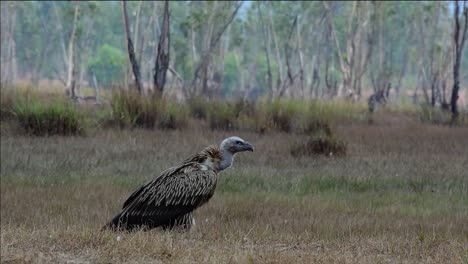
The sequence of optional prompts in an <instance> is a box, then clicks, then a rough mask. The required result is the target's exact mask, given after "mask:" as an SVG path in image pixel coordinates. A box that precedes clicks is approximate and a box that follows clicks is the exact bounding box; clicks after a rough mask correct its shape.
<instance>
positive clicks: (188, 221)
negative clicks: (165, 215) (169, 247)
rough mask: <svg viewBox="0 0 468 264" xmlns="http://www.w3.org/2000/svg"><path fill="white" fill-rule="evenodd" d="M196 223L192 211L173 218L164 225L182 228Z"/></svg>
mask: <svg viewBox="0 0 468 264" xmlns="http://www.w3.org/2000/svg"><path fill="white" fill-rule="evenodd" d="M194 223H195V220H194V218H193V214H192V212H190V213H187V214H184V215H181V216H178V217H176V218H174V219H171V220H170V221H169V223H168V224H165V225H163V226H162V227H163V228H164V229H167V228H168V229H172V228H180V229H186V230H188V229H190V228H191V227H192V225H193V224H194Z"/></svg>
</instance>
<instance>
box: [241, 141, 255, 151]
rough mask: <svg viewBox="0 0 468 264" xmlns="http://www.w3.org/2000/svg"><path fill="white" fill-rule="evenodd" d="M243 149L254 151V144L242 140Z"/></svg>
mask: <svg viewBox="0 0 468 264" xmlns="http://www.w3.org/2000/svg"><path fill="white" fill-rule="evenodd" d="M243 148H244V150H248V151H252V152H253V151H254V146H253V145H252V144H250V143H249V142H244V147H243Z"/></svg>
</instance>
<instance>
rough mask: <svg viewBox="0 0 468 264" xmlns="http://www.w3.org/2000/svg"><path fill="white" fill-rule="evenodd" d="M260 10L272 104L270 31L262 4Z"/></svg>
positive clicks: (269, 100) (269, 96)
mask: <svg viewBox="0 0 468 264" xmlns="http://www.w3.org/2000/svg"><path fill="white" fill-rule="evenodd" d="M257 8H258V15H259V17H260V20H261V24H260V26H261V28H262V33H263V47H264V51H265V57H266V62H267V84H268V102H271V100H272V98H273V78H272V75H271V63H270V38H269V34H268V30H267V28H266V26H265V21H264V19H263V14H262V10H261V7H260V3H259V5H258V6H257Z"/></svg>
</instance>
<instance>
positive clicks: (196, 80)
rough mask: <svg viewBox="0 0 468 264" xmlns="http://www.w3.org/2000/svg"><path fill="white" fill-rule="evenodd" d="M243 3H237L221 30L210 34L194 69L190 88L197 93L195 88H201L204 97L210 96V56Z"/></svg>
mask: <svg viewBox="0 0 468 264" xmlns="http://www.w3.org/2000/svg"><path fill="white" fill-rule="evenodd" d="M215 3H217V2H215ZM242 4H243V2H239V3H238V4H237V6H236V8H235V9H234V11H233V12H232V14H231V16H230V17H229V19H228V21H227V22H226V23H225V24H224V25H223V26H222V27H221V29H220V30H219V31H218V32H217V33H216V34H210V35H211V37H210V38H209V39H210V41H209V45H208V47H207V48H206V49H203V55H202V56H201V59H200V62H199V63H198V66H197V68H196V69H195V72H194V76H193V79H192V87H193V90H194V91H195V92H196V91H197V86H199V85H201V86H202V94H203V95H206V96H210V94H209V91H208V90H209V89H208V87H207V83H208V74H209V66H210V63H211V55H212V52H213V50H214V48H215V47H216V45H217V44H218V42H219V40H220V38H221V36H222V35H223V33H224V32H225V31H226V29H227V27H228V26H229V25H230V24H231V23H232V21H233V20H234V17H235V16H236V14H237V12H238V11H239V9H240V7H241V6H242ZM200 82H201V83H200Z"/></svg>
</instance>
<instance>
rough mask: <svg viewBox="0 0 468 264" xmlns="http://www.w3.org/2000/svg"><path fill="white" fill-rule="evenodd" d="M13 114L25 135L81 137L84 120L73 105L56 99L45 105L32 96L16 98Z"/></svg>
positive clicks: (64, 100)
mask: <svg viewBox="0 0 468 264" xmlns="http://www.w3.org/2000/svg"><path fill="white" fill-rule="evenodd" d="M13 113H14V115H15V116H16V118H17V119H18V122H19V124H20V126H21V127H22V128H23V129H24V130H25V131H26V133H28V134H30V135H35V136H46V135H49V136H50V135H62V136H69V135H82V134H84V126H85V119H84V116H83V114H82V113H81V112H79V111H78V110H77V108H76V107H75V105H73V103H71V102H69V101H67V100H66V99H61V98H57V99H55V100H53V101H52V102H49V103H45V102H42V101H39V100H37V99H35V98H34V96H32V95H29V96H24V97H17V98H16V100H15V103H14V106H13Z"/></svg>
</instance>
